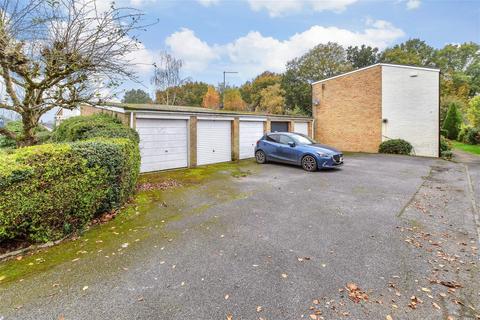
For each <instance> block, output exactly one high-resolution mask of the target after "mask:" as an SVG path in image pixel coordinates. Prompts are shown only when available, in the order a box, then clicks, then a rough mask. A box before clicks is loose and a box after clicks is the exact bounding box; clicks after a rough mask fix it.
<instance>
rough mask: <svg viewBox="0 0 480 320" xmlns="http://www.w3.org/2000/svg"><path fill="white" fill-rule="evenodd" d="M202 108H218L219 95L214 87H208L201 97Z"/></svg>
mask: <svg viewBox="0 0 480 320" xmlns="http://www.w3.org/2000/svg"><path fill="white" fill-rule="evenodd" d="M202 107H204V108H209V109H219V108H220V94H219V93H218V91H217V90H215V87H214V86H208V89H207V92H206V93H205V95H204V96H203V100H202Z"/></svg>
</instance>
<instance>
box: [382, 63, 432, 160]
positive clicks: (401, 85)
mask: <svg viewBox="0 0 480 320" xmlns="http://www.w3.org/2000/svg"><path fill="white" fill-rule="evenodd" d="M438 105H439V72H438V71H437V70H428V69H413V68H404V67H397V66H389V65H388V66H387V65H383V66H382V119H386V120H387V123H382V140H383V141H385V140H389V139H397V138H400V139H404V140H406V141H408V142H410V143H411V144H412V145H413V148H414V152H415V154H416V155H418V156H428V157H438V147H439V146H438V143H439V141H438V139H439V127H438V126H439V108H438Z"/></svg>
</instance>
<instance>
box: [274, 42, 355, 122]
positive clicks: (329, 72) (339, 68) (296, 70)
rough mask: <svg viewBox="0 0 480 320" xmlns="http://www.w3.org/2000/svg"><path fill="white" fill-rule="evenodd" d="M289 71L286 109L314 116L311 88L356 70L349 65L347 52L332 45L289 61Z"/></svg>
mask: <svg viewBox="0 0 480 320" xmlns="http://www.w3.org/2000/svg"><path fill="white" fill-rule="evenodd" d="M286 69H287V70H286V71H285V73H284V74H283V77H282V89H283V90H284V91H285V102H286V105H287V106H288V107H289V108H291V109H294V108H297V109H301V110H302V112H303V113H305V114H311V112H312V109H311V108H312V105H311V99H312V92H311V87H310V84H311V83H312V82H314V81H318V80H322V79H325V78H328V77H332V76H335V75H338V74H341V73H344V72H347V71H350V70H352V66H351V64H350V63H349V62H348V61H347V54H346V51H345V49H344V48H343V47H342V46H341V45H339V44H337V43H334V42H328V43H326V44H319V45H317V46H315V47H314V48H313V49H311V50H310V51H308V52H307V53H305V54H304V55H303V56H301V57H299V58H295V59H293V60H291V61H289V62H288V63H287V68H286Z"/></svg>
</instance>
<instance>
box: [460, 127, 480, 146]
mask: <svg viewBox="0 0 480 320" xmlns="http://www.w3.org/2000/svg"><path fill="white" fill-rule="evenodd" d="M458 141H460V142H463V143H467V144H480V128H473V127H471V126H465V127H463V128H462V129H461V130H460V132H459V133H458Z"/></svg>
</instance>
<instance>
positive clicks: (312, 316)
mask: <svg viewBox="0 0 480 320" xmlns="http://www.w3.org/2000/svg"><path fill="white" fill-rule="evenodd" d="M310 319H312V320H317V319H318V317H317V316H316V315H314V314H311V315H310Z"/></svg>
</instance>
